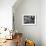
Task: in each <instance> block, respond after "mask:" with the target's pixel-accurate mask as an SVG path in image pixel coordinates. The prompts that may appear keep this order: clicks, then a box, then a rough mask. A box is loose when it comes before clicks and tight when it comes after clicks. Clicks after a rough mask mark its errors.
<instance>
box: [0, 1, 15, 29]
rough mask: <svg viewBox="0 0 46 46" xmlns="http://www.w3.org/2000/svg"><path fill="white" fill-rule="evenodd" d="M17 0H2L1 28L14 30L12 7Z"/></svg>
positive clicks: (0, 12)
mask: <svg viewBox="0 0 46 46" xmlns="http://www.w3.org/2000/svg"><path fill="white" fill-rule="evenodd" d="M15 2H16V0H0V27H7V28H9V29H11V28H12V6H13V5H14V3H15Z"/></svg>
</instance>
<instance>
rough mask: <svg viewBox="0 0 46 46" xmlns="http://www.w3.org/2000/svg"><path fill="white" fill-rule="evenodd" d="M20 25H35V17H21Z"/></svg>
mask: <svg viewBox="0 0 46 46" xmlns="http://www.w3.org/2000/svg"><path fill="white" fill-rule="evenodd" d="M22 24H23V25H36V15H23V16H22Z"/></svg>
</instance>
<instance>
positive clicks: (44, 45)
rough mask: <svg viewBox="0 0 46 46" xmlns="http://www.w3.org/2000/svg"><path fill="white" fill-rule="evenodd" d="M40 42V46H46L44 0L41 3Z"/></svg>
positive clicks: (45, 2) (45, 5)
mask: <svg viewBox="0 0 46 46" xmlns="http://www.w3.org/2000/svg"><path fill="white" fill-rule="evenodd" d="M41 40H42V46H46V0H42V1H41Z"/></svg>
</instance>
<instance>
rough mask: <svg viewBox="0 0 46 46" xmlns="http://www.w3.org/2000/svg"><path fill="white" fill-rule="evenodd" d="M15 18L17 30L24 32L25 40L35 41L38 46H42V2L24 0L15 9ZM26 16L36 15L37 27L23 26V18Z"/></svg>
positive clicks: (38, 0)
mask: <svg viewBox="0 0 46 46" xmlns="http://www.w3.org/2000/svg"><path fill="white" fill-rule="evenodd" d="M14 6H16V5H14ZM13 10H14V16H15V18H14V19H15V28H16V29H17V30H18V32H22V33H23V36H24V38H26V37H27V38H28V39H32V40H34V41H35V44H36V46H41V15H40V12H41V11H40V10H41V1H40V0H23V1H22V3H20V5H18V6H17V8H16V7H14V8H13ZM24 14H36V16H37V24H36V25H33V26H32V25H30V26H29V25H28V26H24V25H22V16H23V15H24Z"/></svg>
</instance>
